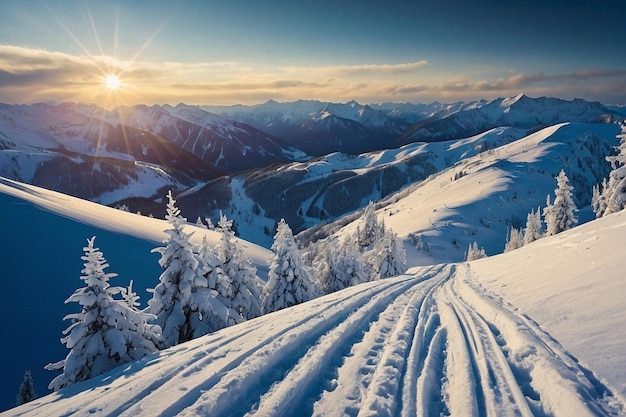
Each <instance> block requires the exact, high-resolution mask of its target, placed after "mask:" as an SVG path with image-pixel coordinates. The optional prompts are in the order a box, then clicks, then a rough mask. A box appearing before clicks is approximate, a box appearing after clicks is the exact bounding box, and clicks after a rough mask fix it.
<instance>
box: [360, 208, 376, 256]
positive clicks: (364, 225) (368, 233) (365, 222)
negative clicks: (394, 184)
mask: <svg viewBox="0 0 626 417" xmlns="http://www.w3.org/2000/svg"><path fill="white" fill-rule="evenodd" d="M381 232H382V226H381V225H380V224H379V223H378V218H377V217H376V208H375V207H374V203H373V202H372V201H370V202H369V204H368V205H367V207H365V210H364V211H363V217H362V218H361V223H360V224H359V226H358V228H357V241H358V245H359V247H360V248H361V249H362V250H363V249H366V248H369V247H370V246H372V245H373V244H374V243H375V242H376V241H377V240H378V238H379V237H380V236H381V235H382V233H381Z"/></svg>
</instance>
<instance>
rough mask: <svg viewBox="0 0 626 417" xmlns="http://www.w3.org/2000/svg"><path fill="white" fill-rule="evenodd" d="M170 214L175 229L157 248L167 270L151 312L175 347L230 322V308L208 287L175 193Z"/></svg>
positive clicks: (162, 276)
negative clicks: (185, 227)
mask: <svg viewBox="0 0 626 417" xmlns="http://www.w3.org/2000/svg"><path fill="white" fill-rule="evenodd" d="M168 200H169V201H168V204H167V215H166V216H165V218H166V219H167V221H168V222H169V224H170V226H171V228H170V229H167V230H165V233H167V234H168V236H169V238H168V239H166V241H165V247H159V248H155V249H153V252H157V253H160V254H161V259H159V265H161V266H162V267H163V269H164V271H163V273H162V274H161V276H160V277H159V284H158V285H157V286H156V288H154V290H152V292H153V294H152V299H151V300H150V301H149V303H148V309H147V312H148V313H151V314H154V315H155V316H156V323H157V324H158V325H159V326H161V329H162V330H163V337H164V339H165V344H166V346H174V345H177V344H179V343H183V342H187V341H189V340H191V339H194V338H196V337H199V336H202V335H205V334H208V333H211V332H214V331H216V330H219V329H221V328H223V327H226V325H227V323H228V310H227V308H226V307H225V306H224V305H223V304H222V303H220V302H219V301H218V300H217V299H216V298H215V297H214V295H213V294H212V293H211V290H210V289H209V288H208V282H207V279H206V278H205V277H204V275H203V270H202V265H201V262H200V261H199V259H198V256H197V255H196V254H195V253H194V252H193V247H192V244H191V242H190V241H189V239H190V237H191V235H192V234H190V233H185V231H184V230H183V228H184V224H185V222H186V219H185V218H183V217H182V216H180V210H179V209H178V208H177V207H176V201H175V200H174V198H173V197H172V192H171V191H170V192H169V193H168Z"/></svg>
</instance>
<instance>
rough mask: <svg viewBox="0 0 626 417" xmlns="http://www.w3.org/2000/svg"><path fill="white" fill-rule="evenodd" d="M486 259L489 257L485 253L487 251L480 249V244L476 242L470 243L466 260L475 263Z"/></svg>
mask: <svg viewBox="0 0 626 417" xmlns="http://www.w3.org/2000/svg"><path fill="white" fill-rule="evenodd" d="M486 257H487V254H486V253H485V249H484V248H479V247H478V243H476V241H474V242H472V243H470V245H469V248H468V249H467V252H466V253H465V260H466V261H468V262H469V261H474V260H476V259H482V258H486Z"/></svg>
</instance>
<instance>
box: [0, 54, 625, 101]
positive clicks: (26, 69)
mask: <svg viewBox="0 0 626 417" xmlns="http://www.w3.org/2000/svg"><path fill="white" fill-rule="evenodd" d="M107 73H115V74H118V75H119V76H120V78H121V79H122V82H123V83H124V87H125V88H124V90H123V91H120V92H119V94H118V97H117V99H118V100H119V101H122V102H123V104H133V103H137V102H144V103H165V102H168V103H178V102H181V101H184V102H187V103H190V104H234V103H258V102H259V101H264V100H267V99H270V98H273V99H278V100H284V101H287V100H297V99H301V98H304V99H320V100H329V101H348V100H352V99H356V100H359V101H362V102H380V101H387V100H390V101H413V102H427V101H432V100H439V101H456V100H474V99H479V98H494V97H497V96H510V95H515V94H517V93H519V92H525V93H526V94H529V95H535V96H536V95H554V96H559V97H563V98H573V97H583V98H587V99H597V100H600V101H604V102H610V103H624V101H626V70H621V69H603V68H589V69H582V70H576V71H572V72H570V73H545V72H539V73H515V74H510V75H507V76H506V77H497V78H496V77H494V78H492V79H488V78H485V79H480V78H479V77H478V78H475V79H467V78H461V77H459V75H461V74H459V75H447V76H445V77H444V76H443V75H439V74H438V72H437V68H436V66H435V65H434V64H431V63H429V62H428V61H425V60H422V61H415V62H409V63H401V64H384V63H382V64H380V63H378V64H360V65H336V66H332V65H330V66H328V65H327V66H317V67H315V66H271V67H269V66H258V67H257V66H255V65H253V64H250V63H247V64H242V63H238V62H196V63H182V62H148V61H123V60H118V59H116V58H114V57H110V56H93V55H91V56H74V55H70V54H64V53H59V52H50V51H45V50H40V49H33V48H25V47H19V46H11V45H0V96H1V97H2V100H5V101H11V102H32V101H44V100H57V101H96V102H98V103H99V104H102V103H101V102H99V100H102V99H103V97H104V96H105V95H106V94H107V92H106V90H105V89H104V87H103V83H102V79H103V77H104V76H105V75H106V74H107ZM453 77H454V78H453ZM413 80H420V81H418V82H411V81H413ZM108 93H109V94H110V92H108Z"/></svg>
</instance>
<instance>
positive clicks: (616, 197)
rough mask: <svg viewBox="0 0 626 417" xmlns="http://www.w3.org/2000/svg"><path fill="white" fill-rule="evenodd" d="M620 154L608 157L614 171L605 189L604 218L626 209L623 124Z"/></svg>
mask: <svg viewBox="0 0 626 417" xmlns="http://www.w3.org/2000/svg"><path fill="white" fill-rule="evenodd" d="M618 137H619V138H620V140H621V143H620V146H619V148H618V149H619V154H618V155H616V156H611V157H608V158H607V160H608V161H609V162H611V166H612V168H613V170H612V171H611V173H610V174H609V181H608V185H606V186H605V187H604V192H603V195H604V200H605V205H606V206H605V210H604V212H603V213H602V215H603V216H606V215H609V214H612V213H617V212H618V211H621V210H623V209H624V207H626V124H622V133H621V134H620V135H618Z"/></svg>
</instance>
